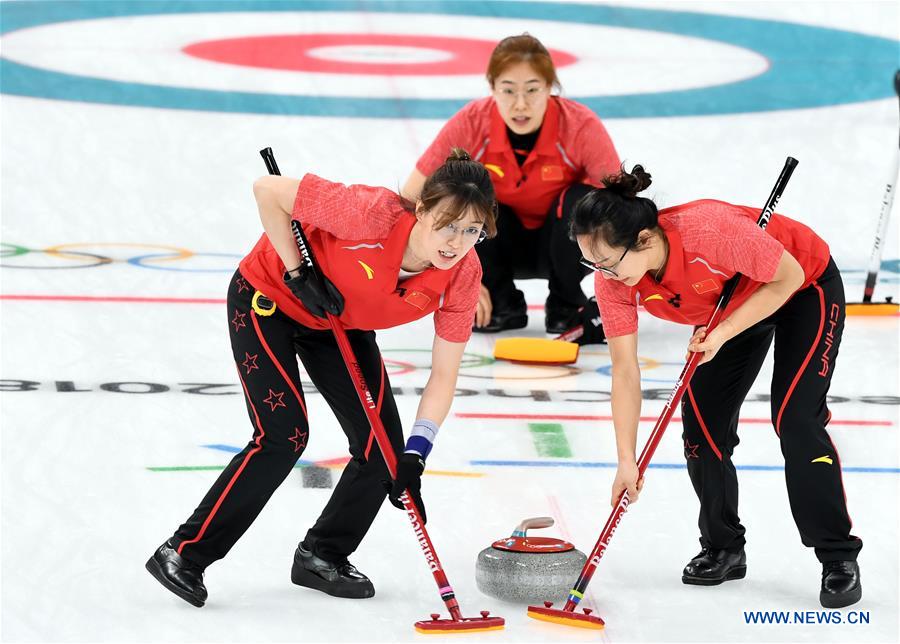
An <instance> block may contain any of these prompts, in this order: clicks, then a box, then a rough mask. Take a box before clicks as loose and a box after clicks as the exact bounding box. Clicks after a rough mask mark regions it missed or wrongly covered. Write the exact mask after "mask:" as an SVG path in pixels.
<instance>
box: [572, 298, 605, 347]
mask: <svg viewBox="0 0 900 644" xmlns="http://www.w3.org/2000/svg"><path fill="white" fill-rule="evenodd" d="M578 320H579V322H580V324H581V325H582V326H583V327H584V333H583V334H582V335H581V337H580V338H578V339H577V340H575V342H577V343H578V344H580V345H585V344H603V343H604V342H606V334H605V333H604V332H603V324H602V323H601V321H600V309H599V308H597V298H596V297H592V298H590V299H589V300H588V301H587V302H586V303H585V305H584V306H582V307H581V308H580V309H578Z"/></svg>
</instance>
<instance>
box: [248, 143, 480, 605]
mask: <svg viewBox="0 0 900 644" xmlns="http://www.w3.org/2000/svg"><path fill="white" fill-rule="evenodd" d="M260 155H262V158H263V161H264V162H265V164H266V169H267V170H268V171H269V174H274V175H280V174H281V171H280V170H279V169H278V164H277V163H276V162H275V157H274V155H273V154H272V148H265V149H263V150H260ZM291 229H292V231H293V234H294V239H295V240H296V242H297V247H298V249H299V250H300V255H301V257H302V259H303V262H304V263H305V264H306V265H307V266H308V267H309V269H310V270H312V271H313V273H314V274H315V275H316V276H317V278H318V275H319V274H320V273H319V270H318V267H317V266H316V262H315V258H314V257H313V254H312V248H311V247H310V245H309V242H308V241H307V239H306V236H305V235H304V234H303V229H302V228H301V227H300V225H299V223H298V222H297V221H292V222H291ZM325 315H326V316H327V318H328V322H329V324H331V330H332V332H333V333H334V339H335V341H336V342H337V345H338V349H340V352H341V356H342V357H343V358H344V364H345V365H346V367H347V371H349V372H350V376H351V379H352V380H353V381H354V384H355V385H356V395H357V396H359V402H360V404H362V408H363V411H364V412H365V414H366V417H367V418H368V419H369V425H370V426H371V427H372V431H373V432H374V433H375V440H376V441H377V443H378V449H379V450H381V455H382V457H383V458H384V462H385V464H386V465H387V468H388V473H389V474H390V475H391V478H392V479H396V478H397V457H396V456H395V455H394V448H393V447H392V446H391V442H390V441H389V440H388V437H387V432H386V431H385V430H384V425H383V424H382V422H381V418H380V417H379V416H378V414H377V413H376V412H375V407H376V405H375V401H374V400H373V399H372V393H371V392H370V391H369V386H368V385H367V384H366V379H365V377H364V376H363V373H362V369H361V368H360V366H359V362H358V361H357V360H356V355H354V353H353V348H352V347H351V346H350V341H349V340H348V339H347V332H346V331H345V330H344V327H343V326H342V325H341V321H340V320H339V319H338V318H337V317H336V316H334V315H331V314H330V313H328V312H326V313H325ZM400 499H401V501H402V502H403V507H404V508H405V509H406V515H407V516H408V517H409V520H410V523H411V524H412V526H413V530H414V531H415V533H416V537H417V538H418V540H419V546H420V547H421V548H422V552H423V553H424V555H425V559H426V561H427V562H428V567H429V569H431V574H432V575H433V576H434V581H435V582H436V583H437V585H438V591H439V592H440V594H441V599H442V600H443V602H444V605H446V606H447V610H448V611H450V617H452V618H453V619H454V620H456V621H460V620H462V614H461V612H460V610H459V602H457V601H456V596H455V595H454V593H453V588H451V587H450V581H449V580H448V579H447V575H445V574H444V568H443V566H442V565H441V561H440V559H438V556H437V552H436V551H435V549H434V545H433V544H432V543H431V537H429V536H428V532H427V531H426V530H425V524H424V522H423V521H422V515H421V514H420V513H419V509H418V508H417V507H416V504H415V503H413V502H412V500H411V499H410V497H409V494H408V493H406V492H404V493H403V494H402V495H401V497H400Z"/></svg>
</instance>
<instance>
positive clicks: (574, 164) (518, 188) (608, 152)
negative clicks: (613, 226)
mask: <svg viewBox="0 0 900 644" xmlns="http://www.w3.org/2000/svg"><path fill="white" fill-rule="evenodd" d="M454 147H461V148H463V149H465V150H466V151H467V152H468V153H469V154H470V155H472V158H473V159H475V160H476V161H480V162H482V163H483V164H484V166H485V167H486V168H487V169H488V170H489V171H490V175H491V180H492V182H493V184H494V189H495V191H496V193H497V201H499V202H500V203H502V204H505V205H507V206H509V207H510V208H512V210H513V211H514V212H515V214H516V215H517V216H518V217H519V219H521V220H522V223H523V224H524V225H525V227H526V228H537V227H540V226H541V225H542V224H543V222H544V220H545V219H546V217H547V214H548V210H549V209H550V207H551V205H552V204H553V202H554V201H555V200H556V199H557V198H558V197H559V195H560V193H562V192H563V191H564V190H565V189H566V187H568V186H569V185H571V184H572V183H576V182H577V183H588V184H591V185H595V186H599V185H600V183H601V180H602V179H603V177H605V176H607V175H609V174H613V173H615V172H617V171H618V170H619V156H618V153H617V152H616V149H615V146H614V145H613V143H612V140H611V139H610V137H609V134H608V133H607V131H606V128H605V127H604V126H603V123H602V122H601V121H600V119H599V118H598V117H597V115H596V114H594V113H593V112H592V111H591V110H590V109H589V108H588V107H586V106H584V105H582V104H581V103H577V102H576V101H572V100H569V99H566V98H562V97H556V96H554V97H551V98H550V100H549V101H548V103H547V111H546V113H545V115H544V121H543V123H542V125H541V130H540V134H539V135H538V139H537V141H536V143H535V146H534V148H533V149H532V151H531V152H530V153H529V155H528V157H527V158H526V160H525V162H524V163H522V164H521V166H520V164H519V162H518V160H517V159H516V156H515V153H514V152H513V149H512V146H511V145H510V142H509V136H508V135H507V131H506V125H505V123H504V122H503V119H502V117H501V116H500V113H499V111H498V110H497V106H496V103H495V101H494V99H493V98H492V97H487V98H482V99H478V100H475V101H472V102H471V103H468V104H467V105H465V106H464V107H463V108H462V109H461V110H460V111H459V112H457V113H456V114H455V115H454V116H453V117H452V118H451V119H450V120H449V121H447V123H446V124H445V125H444V127H443V128H442V129H441V131H440V132H439V133H438V135H437V137H436V138H435V140H434V141H433V142H432V143H431V145H430V146H428V149H426V150H425V152H424V153H423V154H422V156H421V157H420V158H419V160H418V162H417V163H416V169H417V170H419V172H421V173H422V174H424V175H425V176H429V175H431V174H432V173H433V172H434V171H435V170H436V169H437V168H438V167H440V165H441V164H442V163H443V162H444V161H445V160H446V158H447V156H448V155H449V154H450V150H451V149H452V148H454Z"/></svg>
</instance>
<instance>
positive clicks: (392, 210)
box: [147, 150, 496, 606]
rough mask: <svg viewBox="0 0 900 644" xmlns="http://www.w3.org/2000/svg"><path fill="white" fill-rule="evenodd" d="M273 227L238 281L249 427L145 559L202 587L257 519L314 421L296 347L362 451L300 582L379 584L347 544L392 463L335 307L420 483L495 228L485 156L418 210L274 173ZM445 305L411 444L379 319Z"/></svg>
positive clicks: (438, 176) (259, 189) (468, 163)
mask: <svg viewBox="0 0 900 644" xmlns="http://www.w3.org/2000/svg"><path fill="white" fill-rule="evenodd" d="M253 191H254V194H255V196H256V201H257V205H258V207H259V214H260V218H261V220H262V223H263V228H264V229H265V234H263V235H262V237H261V238H260V240H259V242H258V243H257V244H256V246H255V247H254V248H253V250H252V251H251V252H250V254H249V255H247V256H246V257H245V258H244V259H243V260H242V261H241V263H240V267H239V269H238V271H237V272H236V273H235V275H234V278H233V279H232V281H231V284H230V287H229V291H228V328H229V333H230V335H231V346H232V352H233V354H234V360H235V363H236V366H237V369H238V375H239V377H240V380H241V385H242V387H243V390H244V395H245V398H246V403H247V411H248V413H249V415H250V421H251V423H252V425H253V438H252V440H251V441H250V442H249V443H248V444H247V446H246V447H245V448H244V450H243V451H242V452H241V453H240V454H238V455H237V456H235V457H234V459H233V460H232V461H231V462H230V463H229V464H228V466H227V467H226V468H225V470H224V471H223V472H222V474H221V475H220V476H219V478H218V479H217V480H216V482H215V483H214V484H213V486H212V488H211V489H210V490H209V492H207V494H206V496H205V497H204V498H203V500H202V501H201V502H200V505H199V506H197V508H196V510H194V513H193V514H192V515H191V516H190V518H188V520H187V521H186V522H185V523H183V524H182V525H181V527H179V528H178V530H176V531H175V534H174V535H173V536H172V537H170V538H169V539H168V540H167V541H166V542H165V543H164V544H163V545H162V546H160V548H159V549H158V550H157V551H156V552H155V553H154V555H153V556H152V557H151V558H150V560H149V561H148V562H147V569H148V570H149V571H150V573H151V574H153V576H154V577H155V578H156V579H157V580H158V581H159V582H160V583H162V584H163V585H164V586H165V587H166V588H168V589H169V590H170V591H172V592H173V593H175V594H176V595H178V596H179V597H181V598H182V599H184V600H186V601H188V602H190V603H191V604H193V605H195V606H202V605H203V604H204V602H205V601H206V597H207V591H206V588H205V587H204V585H203V571H204V569H205V568H206V567H207V566H208V565H209V564H211V563H213V562H214V561H216V560H218V559H221V558H222V557H224V556H225V555H226V554H227V553H228V551H229V550H230V549H231V547H232V546H233V545H234V544H235V543H236V542H237V540H238V539H239V538H240V537H241V535H242V534H243V533H244V532H245V531H246V530H247V528H249V527H250V524H251V523H252V522H253V521H254V519H255V518H256V516H257V515H258V514H259V512H260V511H261V510H262V508H263V506H264V505H265V504H266V502H267V501H268V500H269V497H270V496H271V495H272V493H274V492H275V489H276V488H277V487H278V486H279V485H280V484H281V482H282V481H283V480H284V479H285V478H286V477H287V475H288V474H289V473H290V472H291V470H292V469H293V467H294V465H295V464H296V462H297V460H298V459H299V458H300V455H301V454H302V453H303V450H304V448H305V447H306V444H307V441H308V439H309V434H310V423H309V419H308V417H307V413H306V402H305V396H304V394H303V384H302V382H301V379H300V372H299V368H298V365H297V357H298V356H299V358H300V361H301V362H302V363H303V366H304V367H305V368H306V371H307V373H308V374H309V377H310V380H312V383H313V384H314V385H315V386H316V388H317V389H318V391H319V393H321V394H322V396H323V397H324V398H325V400H326V402H327V403H328V405H329V406H330V407H331V409H332V410H333V411H334V413H335V416H336V417H337V419H338V421H339V422H340V424H341V427H342V429H343V430H344V433H345V434H346V435H347V438H348V440H349V443H350V454H351V460H350V462H349V463H348V464H347V466H346V468H345V469H344V472H343V474H342V475H341V479H340V481H339V482H338V483H337V485H336V486H335V488H334V492H333V493H332V495H331V498H330V499H329V501H328V504H327V505H326V506H325V509H324V510H323V511H322V514H321V516H320V517H319V519H318V521H317V522H316V524H315V525H314V526H313V527H312V528H310V529H309V531H308V532H307V534H306V537H305V538H304V539H303V541H302V542H300V544H299V546H298V547H297V550H296V552H295V554H294V563H293V568H292V570H291V580H292V581H293V582H294V583H295V584H298V585H301V586H307V587H310V588H314V589H316V590H320V591H322V592H325V593H328V594H330V595H335V596H339V597H350V598H363V597H371V596H373V595H374V594H375V589H374V587H373V585H372V582H371V581H370V580H369V579H368V578H367V577H366V576H365V575H363V574H362V573H360V572H359V571H358V570H356V568H354V567H353V566H352V565H351V564H350V563H349V561H348V560H347V557H348V556H349V555H350V554H351V553H352V552H353V551H354V550H356V548H357V547H358V546H359V544H360V542H361V541H362V539H363V537H364V536H365V534H366V532H367V531H368V529H369V526H370V525H371V524H372V521H373V520H374V519H375V515H376V514H377V513H378V510H379V508H380V507H381V504H382V502H383V501H384V498H385V494H386V490H385V488H384V487H383V481H386V480H388V479H389V478H390V477H389V474H388V471H387V466H386V465H385V463H384V460H383V459H382V456H381V452H380V451H379V449H378V447H377V445H375V444H374V443H373V438H374V434H373V433H372V432H371V431H370V426H369V422H368V419H367V418H366V415H365V413H364V411H363V409H362V407H361V405H360V402H359V399H358V397H357V393H356V388H355V386H354V384H353V382H352V381H351V379H350V376H349V374H348V373H347V368H346V366H345V365H344V361H343V359H342V358H341V354H340V351H339V349H338V346H337V343H336V341H335V339H334V336H333V334H332V332H331V330H330V326H329V323H328V322H327V320H326V319H325V311H328V312H330V313H332V314H333V315H338V316H339V317H340V320H341V322H342V323H343V325H344V327H345V328H346V329H347V336H348V338H349V340H350V344H351V346H352V348H353V351H354V353H355V355H356V358H357V360H358V362H359V364H360V366H361V368H362V371H363V375H364V376H365V379H366V382H367V383H368V384H369V386H370V391H371V393H372V396H373V397H374V399H375V400H374V401H373V402H374V404H375V405H377V407H376V409H377V411H378V413H379V415H380V417H381V420H382V422H383V423H384V427H385V430H386V431H387V434H388V437H389V439H390V441H391V443H392V445H393V446H394V449H395V450H396V452H397V453H398V454H399V455H400V456H399V458H398V466H397V478H396V480H395V481H394V483H393V487H391V489H390V494H389V498H390V500H391V502H392V503H393V504H394V505H396V506H397V507H399V508H403V505H402V503H401V502H400V500H399V496H400V495H401V494H402V492H403V490H405V489H409V490H410V493H411V494H412V496H413V498H414V500H415V502H416V505H417V506H418V507H419V509H420V510H421V512H422V517H423V519H424V518H425V508H424V506H423V505H422V502H421V496H420V494H419V489H420V477H421V475H422V471H423V470H424V467H425V459H426V457H427V456H428V453H429V452H430V451H431V447H432V443H433V442H434V439H435V437H436V435H437V433H438V427H439V425H440V424H441V422H443V420H444V418H445V417H446V415H447V413H448V411H449V409H450V404H451V402H452V401H453V395H454V392H455V390H456V379H457V374H458V371H459V365H460V360H461V358H462V355H463V350H464V349H465V346H466V341H467V340H468V338H469V336H470V335H471V328H472V318H473V316H474V315H475V308H476V305H477V303H478V294H479V288H480V282H481V265H480V264H479V262H478V258H477V256H476V254H475V251H474V250H473V249H474V247H475V244H476V243H477V242H479V241H480V240H482V239H484V238H485V237H488V236H491V235H493V234H494V233H495V231H496V227H495V217H496V203H495V201H494V190H493V187H492V185H491V181H490V178H489V177H488V174H487V170H485V169H484V167H483V166H482V165H481V164H479V163H476V162H474V161H472V160H471V159H469V156H468V154H466V153H465V152H463V151H462V150H454V151H453V153H452V154H451V156H450V158H448V159H447V160H446V162H445V163H444V164H443V165H441V167H440V168H438V169H437V170H436V171H435V172H434V173H433V174H432V175H431V176H430V177H429V179H428V181H427V182H426V183H425V185H424V187H423V188H422V191H421V195H420V197H419V199H418V201H417V202H416V204H415V208H414V209H412V208H410V207H409V203H408V202H405V201H404V200H403V199H402V198H401V197H400V196H398V195H397V194H395V193H394V192H391V191H390V190H387V189H385V188H373V187H369V186H361V185H353V186H345V185H342V184H339V183H332V182H330V181H326V180H325V179H322V178H320V177H317V176H315V175H312V174H307V175H306V176H305V177H303V179H302V180H297V179H291V178H288V177H281V176H267V177H263V178H261V179H259V180H258V181H257V182H256V183H255V184H254V186H253ZM292 219H296V220H298V221H299V222H301V224H302V225H303V228H304V231H305V233H306V235H307V237H308V239H309V242H310V244H311V245H312V249H313V252H314V254H315V257H316V259H317V261H318V263H319V266H320V268H321V271H322V274H323V276H325V279H324V283H325V289H324V291H323V290H322V289H321V288H320V287H319V286H318V282H317V281H316V280H313V279H309V278H310V276H309V274H307V273H306V271H305V269H304V268H303V264H302V262H301V260H300V254H299V251H298V250H297V246H296V243H295V241H294V237H293V235H292V233H291V227H290V223H291V220H292ZM431 313H434V327H435V336H434V344H433V347H432V354H431V363H432V366H431V373H430V376H429V379H428V383H427V385H426V386H425V389H424V391H423V392H422V398H421V401H420V403H419V408H418V412H417V414H416V421H415V423H414V425H413V427H412V430H411V432H410V436H409V439H408V441H407V442H406V446H405V448H404V446H403V429H402V426H401V422H400V416H399V413H398V411H397V405H396V403H395V401H394V397H393V395H392V393H391V386H390V382H389V380H388V375H387V373H386V370H385V367H384V362H383V361H382V359H381V354H380V352H379V349H378V345H377V344H376V342H375V331H374V330H375V329H386V328H390V327H394V326H399V325H401V324H405V323H407V322H412V321H413V320H417V319H419V318H422V317H424V316H426V315H429V314H431Z"/></svg>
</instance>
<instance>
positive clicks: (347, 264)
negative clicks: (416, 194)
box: [240, 174, 481, 342]
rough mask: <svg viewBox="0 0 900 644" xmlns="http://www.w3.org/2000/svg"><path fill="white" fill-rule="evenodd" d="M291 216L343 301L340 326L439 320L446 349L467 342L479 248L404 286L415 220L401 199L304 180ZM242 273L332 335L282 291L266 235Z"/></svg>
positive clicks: (280, 270) (300, 318) (280, 268)
mask: <svg viewBox="0 0 900 644" xmlns="http://www.w3.org/2000/svg"><path fill="white" fill-rule="evenodd" d="M292 217H293V219H296V220H297V221H299V222H300V223H301V224H302V226H303V231H304V232H305V233H306V237H307V239H308V240H309V243H310V245H311V246H312V250H313V254H314V255H315V258H316V261H317V262H318V265H319V267H320V268H321V270H322V271H323V272H324V273H325V275H327V276H328V279H330V280H331V281H332V282H334V285H335V286H336V287H337V288H338V290H339V291H340V292H341V294H342V295H343V296H344V301H345V306H344V312H343V313H341V316H340V320H341V322H343V324H344V326H345V327H346V328H348V329H363V330H374V329H387V328H390V327H394V326H399V325H401V324H406V323H407V322H412V321H413V320H418V319H419V318H422V317H424V316H426V315H428V314H430V313H434V328H435V332H436V333H437V334H438V335H439V336H440V337H442V338H443V339H445V340H447V341H449V342H465V341H467V340H468V339H469V337H470V336H471V334H472V323H473V322H474V320H475V309H476V306H477V304H478V294H479V290H480V285H481V264H480V262H479V261H478V256H477V255H476V254H475V249H474V248H472V249H470V250H469V252H468V253H466V255H465V256H464V257H463V258H462V259H461V260H459V262H458V263H457V264H456V265H455V266H454V267H453V268H451V269H449V270H440V269H437V268H434V267H431V268H428V269H426V270H425V271H423V272H422V273H418V274H416V275H413V276H412V277H410V278H408V279H405V280H402V281H400V280H399V276H400V264H401V262H402V261H403V252H404V250H405V249H406V244H407V242H408V240H409V233H410V231H411V230H412V227H413V225H414V224H415V223H416V217H415V215H413V214H411V213H409V212H408V211H407V210H406V209H405V208H404V207H403V204H402V202H401V201H400V197H399V196H398V195H397V194H396V193H394V192H391V191H390V190H388V189H386V188H373V187H369V186H362V185H352V186H345V185H343V184H340V183H333V182H331V181H326V180H325V179H322V178H321V177H317V176H315V175H312V174H307V175H306V176H305V177H303V179H302V181H301V182H300V187H299V189H298V190H297V197H296V199H295V201H294V210H293V213H292ZM291 268H293V267H291ZM240 271H241V274H242V275H243V276H244V277H245V278H246V279H247V281H249V282H250V283H251V284H252V285H253V287H254V288H255V289H256V290H258V291H260V292H261V293H263V294H264V295H265V296H266V297H268V298H269V299H271V300H272V301H274V302H275V303H276V304H277V305H278V308H279V309H280V310H281V311H283V312H284V313H285V314H286V315H288V316H290V317H291V318H293V319H294V320H296V321H297V322H300V323H301V324H303V325H304V326H307V327H310V328H313V329H327V328H329V325H328V322H327V321H326V320H324V319H322V318H319V317H316V316H314V315H313V314H311V313H310V312H309V311H307V310H306V308H304V306H303V305H302V304H301V303H300V301H299V300H298V299H297V298H296V297H294V295H293V293H291V291H290V289H288V288H287V287H286V286H285V285H284V281H283V274H284V271H285V266H284V264H283V263H282V261H281V258H280V257H279V256H278V253H277V252H275V249H274V248H273V247H272V244H271V242H270V241H269V238H268V236H267V235H266V234H263V235H262V237H260V239H259V241H258V242H257V243H256V246H254V247H253V250H251V251H250V253H249V254H248V255H247V256H246V257H244V259H243V260H241V264H240Z"/></svg>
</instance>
